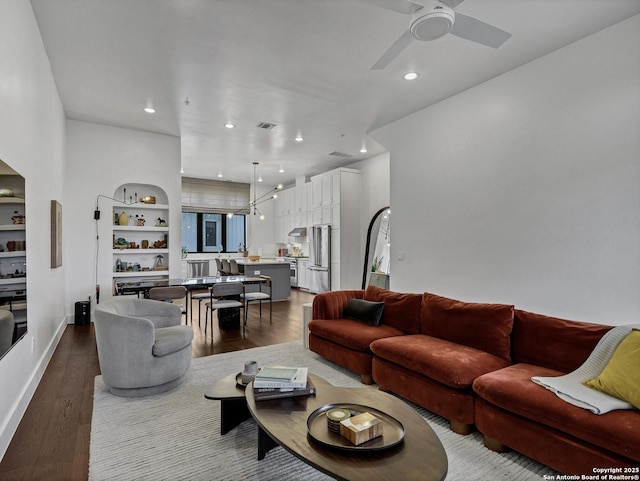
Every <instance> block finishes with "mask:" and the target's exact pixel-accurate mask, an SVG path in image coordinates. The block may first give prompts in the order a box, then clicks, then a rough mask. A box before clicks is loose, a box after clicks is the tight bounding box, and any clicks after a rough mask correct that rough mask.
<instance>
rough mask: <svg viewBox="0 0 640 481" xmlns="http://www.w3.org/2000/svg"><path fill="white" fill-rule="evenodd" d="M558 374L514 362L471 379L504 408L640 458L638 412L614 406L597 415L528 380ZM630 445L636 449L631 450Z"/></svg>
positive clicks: (480, 392) (489, 399) (479, 390)
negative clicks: (618, 408) (613, 408)
mask: <svg viewBox="0 0 640 481" xmlns="http://www.w3.org/2000/svg"><path fill="white" fill-rule="evenodd" d="M561 374H562V372H559V371H556V370H554V369H548V368H544V367H540V366H534V365H531V364H515V365H513V366H509V367H506V368H504V369H500V370H498V371H494V372H490V373H488V374H484V375H482V376H479V377H478V378H477V379H476V380H475V381H474V383H473V390H474V391H475V392H476V394H477V395H478V396H480V397H481V398H483V399H484V400H486V401H487V402H489V403H491V404H493V405H495V406H497V407H499V408H502V409H504V410H506V411H509V412H512V413H514V414H517V415H519V416H522V417H525V418H527V419H530V420H532V421H534V422H537V423H540V424H543V425H545V426H550V427H552V428H554V429H557V430H559V431H562V432H565V433H567V434H569V435H571V436H575V437H576V438H578V439H582V440H584V441H587V442H589V443H591V444H594V445H596V446H600V447H602V448H604V449H607V450H609V451H613V452H615V453H618V454H620V455H623V456H626V457H630V458H632V459H640V448H638V446H640V430H639V429H638V423H639V422H640V412H638V411H629V410H617V411H611V412H608V413H606V414H602V415H596V414H593V413H592V412H590V411H588V410H586V409H581V408H579V407H576V406H574V405H572V404H569V403H568V402H565V401H563V400H562V399H560V398H559V397H558V396H556V395H555V394H554V393H553V392H551V391H549V390H547V389H545V388H544V387H542V386H540V385H538V384H536V383H534V382H533V381H532V380H531V377H533V376H559V375H561ZM632 446H635V448H631V447H632ZM633 449H635V452H631V451H632V450H633Z"/></svg>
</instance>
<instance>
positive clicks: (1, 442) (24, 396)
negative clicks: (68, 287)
mask: <svg viewBox="0 0 640 481" xmlns="http://www.w3.org/2000/svg"><path fill="white" fill-rule="evenodd" d="M66 327H67V319H66V318H64V319H62V321H61V322H60V324H59V325H58V329H57V330H56V332H55V335H54V336H53V338H52V339H51V341H50V342H49V345H48V346H47V348H46V349H45V350H44V351H43V353H42V356H40V359H39V360H38V363H37V364H36V366H35V369H34V370H33V373H32V374H31V377H30V378H29V381H28V382H27V383H26V384H25V385H24V388H23V390H22V393H21V394H20V396H19V397H18V399H16V401H15V403H14V405H13V409H11V413H10V414H9V415H8V416H7V417H6V418H5V423H4V425H3V426H2V430H1V431H0V433H1V434H0V459H2V458H3V457H4V454H5V453H6V452H7V449H8V448H9V444H11V440H12V439H13V435H14V434H15V432H16V430H17V429H18V426H19V425H20V421H21V420H22V416H24V413H25V412H26V411H27V408H28V407H29V403H30V402H31V398H32V397H33V394H34V393H35V392H36V389H37V388H38V384H40V381H41V380H42V376H43V375H44V372H45V371H46V369H47V366H48V365H49V361H51V358H52V357H53V353H54V352H55V350H56V347H58V343H59V342H60V339H61V338H62V334H64V330H65V329H66ZM28 338H29V332H28V331H27V335H26V336H25V341H26V339H28ZM14 347H16V346H14Z"/></svg>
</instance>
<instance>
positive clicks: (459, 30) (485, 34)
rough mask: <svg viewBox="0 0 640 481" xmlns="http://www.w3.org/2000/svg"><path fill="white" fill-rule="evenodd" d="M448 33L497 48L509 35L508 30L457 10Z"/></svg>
mask: <svg viewBox="0 0 640 481" xmlns="http://www.w3.org/2000/svg"><path fill="white" fill-rule="evenodd" d="M449 33H451V34H453V35H455V36H456V37H460V38H464V39H466V40H471V41H472V42H476V43H480V44H482V45H486V46H487V47H493V48H498V47H499V46H500V45H502V44H503V43H504V42H506V41H507V40H508V39H509V37H511V34H510V33H509V32H505V31H504V30H500V29H499V28H498V27H494V26H493V25H489V24H488V23H484V22H482V21H481V20H478V19H477V18H473V17H469V16H467V15H463V14H462V13H458V12H456V20H455V23H454V24H453V28H452V29H451V32H449Z"/></svg>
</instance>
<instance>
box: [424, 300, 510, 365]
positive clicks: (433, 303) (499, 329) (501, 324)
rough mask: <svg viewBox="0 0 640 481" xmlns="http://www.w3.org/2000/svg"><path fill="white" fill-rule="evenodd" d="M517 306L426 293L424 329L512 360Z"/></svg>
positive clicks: (431, 334)
mask: <svg viewBox="0 0 640 481" xmlns="http://www.w3.org/2000/svg"><path fill="white" fill-rule="evenodd" d="M513 311H514V309H513V306H510V305H506V304H482V303H473V302H463V301H457V300H455V299H449V298H447V297H442V296H437V295H435V294H430V293H428V292H427V293H425V294H424V301H423V303H422V324H421V327H420V332H421V333H422V334H426V335H429V336H433V337H438V338H440V339H446V340H447V341H451V342H455V343H458V344H464V345H465V346H469V347H473V348H475V349H479V350H481V351H486V352H488V353H490V354H493V355H495V356H498V357H500V358H502V359H505V360H507V361H509V360H511V337H510V336H511V331H512V328H513Z"/></svg>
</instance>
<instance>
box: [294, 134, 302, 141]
mask: <svg viewBox="0 0 640 481" xmlns="http://www.w3.org/2000/svg"><path fill="white" fill-rule="evenodd" d="M303 140H304V139H303V138H302V135H296V138H295V141H296V142H302V141H303Z"/></svg>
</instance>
